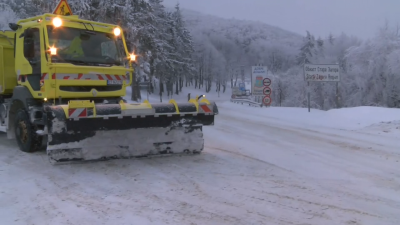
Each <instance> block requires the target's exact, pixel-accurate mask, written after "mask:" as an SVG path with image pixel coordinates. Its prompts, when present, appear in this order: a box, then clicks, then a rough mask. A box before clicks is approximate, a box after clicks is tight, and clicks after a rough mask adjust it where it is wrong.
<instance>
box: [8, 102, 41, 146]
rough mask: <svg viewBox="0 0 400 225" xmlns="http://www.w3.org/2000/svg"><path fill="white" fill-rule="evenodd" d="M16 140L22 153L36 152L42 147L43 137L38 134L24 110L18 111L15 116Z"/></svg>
mask: <svg viewBox="0 0 400 225" xmlns="http://www.w3.org/2000/svg"><path fill="white" fill-rule="evenodd" d="M14 128H15V138H16V139H17V143H18V146H19V148H20V149H21V151H23V152H34V151H37V150H38V149H39V148H40V146H41V145H42V137H40V136H39V135H37V134H36V130H35V128H34V127H33V125H32V123H31V122H30V121H29V116H28V113H27V112H26V111H25V110H24V109H20V110H18V112H17V114H16V115H15V123H14Z"/></svg>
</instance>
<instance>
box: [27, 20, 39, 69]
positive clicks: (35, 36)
mask: <svg viewBox="0 0 400 225" xmlns="http://www.w3.org/2000/svg"><path fill="white" fill-rule="evenodd" d="M24 56H25V58H26V59H28V61H29V62H30V63H31V64H32V63H36V62H38V61H40V33H39V29H38V28H30V29H29V32H26V34H25V38H24Z"/></svg>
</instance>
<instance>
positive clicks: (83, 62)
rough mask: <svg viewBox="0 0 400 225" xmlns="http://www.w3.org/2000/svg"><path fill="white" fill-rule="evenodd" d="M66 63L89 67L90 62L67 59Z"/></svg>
mask: <svg viewBox="0 0 400 225" xmlns="http://www.w3.org/2000/svg"><path fill="white" fill-rule="evenodd" d="M65 62H70V63H74V64H75V63H76V64H81V65H89V62H85V61H82V60H77V59H65Z"/></svg>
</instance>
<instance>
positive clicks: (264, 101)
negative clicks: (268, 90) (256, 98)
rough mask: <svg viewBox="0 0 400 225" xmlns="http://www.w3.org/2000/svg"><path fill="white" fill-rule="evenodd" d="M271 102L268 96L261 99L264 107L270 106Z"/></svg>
mask: <svg viewBox="0 0 400 225" xmlns="http://www.w3.org/2000/svg"><path fill="white" fill-rule="evenodd" d="M271 102H272V100H271V97H269V96H264V98H263V103H264V105H266V106H268V105H270V104H271Z"/></svg>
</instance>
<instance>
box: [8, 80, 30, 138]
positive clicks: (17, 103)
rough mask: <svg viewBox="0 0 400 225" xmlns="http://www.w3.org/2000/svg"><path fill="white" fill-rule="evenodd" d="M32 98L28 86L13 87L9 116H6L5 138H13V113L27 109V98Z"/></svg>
mask: <svg viewBox="0 0 400 225" xmlns="http://www.w3.org/2000/svg"><path fill="white" fill-rule="evenodd" d="M31 99H33V96H32V94H31V92H30V91H29V89H28V88H26V87H24V86H17V87H15V88H14V91H13V96H12V98H11V103H10V110H9V114H8V115H9V117H8V129H7V138H9V139H15V127H14V121H15V114H16V113H17V112H18V110H20V109H25V110H26V111H28V109H29V100H31Z"/></svg>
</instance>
